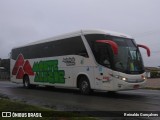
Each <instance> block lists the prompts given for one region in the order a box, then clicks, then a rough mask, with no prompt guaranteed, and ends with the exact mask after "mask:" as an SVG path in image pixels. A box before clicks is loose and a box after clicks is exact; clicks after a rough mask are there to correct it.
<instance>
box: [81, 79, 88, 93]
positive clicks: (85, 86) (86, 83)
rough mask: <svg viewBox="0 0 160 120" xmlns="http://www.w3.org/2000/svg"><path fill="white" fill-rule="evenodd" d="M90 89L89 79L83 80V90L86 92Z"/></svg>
mask: <svg viewBox="0 0 160 120" xmlns="http://www.w3.org/2000/svg"><path fill="white" fill-rule="evenodd" d="M87 89H88V82H87V81H83V82H82V91H83V92H85V91H86V90H87Z"/></svg>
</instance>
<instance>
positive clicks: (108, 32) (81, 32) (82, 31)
mask: <svg viewBox="0 0 160 120" xmlns="http://www.w3.org/2000/svg"><path fill="white" fill-rule="evenodd" d="M81 34H84V35H87V34H106V35H112V36H117V37H124V38H132V37H131V36H129V35H126V34H123V33H118V32H113V31H108V30H102V29H86V30H79V31H76V32H71V33H66V34H62V35H58V36H55V37H51V38H48V39H43V40H38V41H35V42H32V43H29V44H26V45H23V46H19V47H15V48H20V47H25V46H30V45H35V44H40V43H45V42H50V41H55V40H60V39H65V38H69V37H75V36H78V35H81ZM15 48H13V49H15Z"/></svg>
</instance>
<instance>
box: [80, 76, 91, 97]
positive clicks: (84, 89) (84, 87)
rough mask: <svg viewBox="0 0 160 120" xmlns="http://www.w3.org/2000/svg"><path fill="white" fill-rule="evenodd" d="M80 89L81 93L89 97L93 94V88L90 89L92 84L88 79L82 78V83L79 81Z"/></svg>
mask: <svg viewBox="0 0 160 120" xmlns="http://www.w3.org/2000/svg"><path fill="white" fill-rule="evenodd" d="M78 86H79V89H80V92H81V93H82V94H84V95H88V94H90V93H91V91H92V90H91V88H90V83H89V80H88V78H87V77H85V76H83V77H81V78H80V81H79V85H78Z"/></svg>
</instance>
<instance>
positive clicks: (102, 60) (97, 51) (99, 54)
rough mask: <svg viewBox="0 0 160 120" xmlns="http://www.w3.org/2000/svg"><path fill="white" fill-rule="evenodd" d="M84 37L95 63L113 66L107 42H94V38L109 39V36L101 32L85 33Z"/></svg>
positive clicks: (110, 50)
mask: <svg viewBox="0 0 160 120" xmlns="http://www.w3.org/2000/svg"><path fill="white" fill-rule="evenodd" d="M85 37H86V39H87V41H88V43H89V45H90V47H91V49H92V52H93V54H94V56H95V59H96V61H97V63H99V64H101V65H103V66H106V67H109V68H111V67H113V53H112V49H111V47H110V46H109V45H107V44H103V43H97V42H96V40H110V36H106V35H103V34H89V35H85Z"/></svg>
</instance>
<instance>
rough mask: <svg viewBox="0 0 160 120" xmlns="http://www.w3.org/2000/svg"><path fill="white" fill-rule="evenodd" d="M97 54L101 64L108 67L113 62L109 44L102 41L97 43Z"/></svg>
mask: <svg viewBox="0 0 160 120" xmlns="http://www.w3.org/2000/svg"><path fill="white" fill-rule="evenodd" d="M95 56H96V60H97V62H98V63H99V64H101V65H104V66H106V67H108V68H110V67H111V63H110V59H109V51H108V45H106V44H101V43H99V44H96V49H95Z"/></svg>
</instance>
